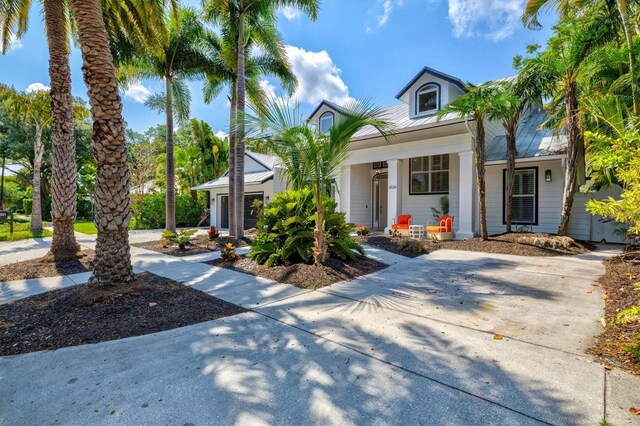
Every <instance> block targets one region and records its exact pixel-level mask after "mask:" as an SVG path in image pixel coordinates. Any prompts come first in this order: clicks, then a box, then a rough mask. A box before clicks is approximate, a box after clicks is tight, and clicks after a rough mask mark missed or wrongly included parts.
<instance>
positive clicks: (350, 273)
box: [207, 256, 387, 289]
mask: <svg viewBox="0 0 640 426" xmlns="http://www.w3.org/2000/svg"><path fill="white" fill-rule="evenodd" d="M207 263H208V264H210V265H214V266H219V267H221V268H227V269H232V270H234V271H238V272H244V273H245V274H250V275H254V276H258V277H263V278H268V279H271V280H274V281H278V282H281V283H286V284H292V285H294V286H296V287H300V288H305V289H318V288H321V287H325V286H328V285H331V284H333V283H337V282H339V281H345V280H350V279H353V278H356V277H359V276H361V275H367V274H370V273H372V272H375V271H379V270H380V269H384V268H386V267H387V265H385V264H384V263H380V262H378V261H376V260H373V259H369V258H367V257H364V256H357V257H356V258H355V259H354V260H348V261H342V260H340V259H334V258H330V259H329V260H328V261H327V263H326V264H324V265H319V266H316V265H307V264H306V263H286V264H284V265H278V266H272V267H270V268H268V267H266V266H264V265H260V264H258V263H256V262H255V261H254V260H253V259H250V258H248V257H246V256H238V258H236V260H234V261H225V260H222V259H216V260H212V261H210V262H207Z"/></svg>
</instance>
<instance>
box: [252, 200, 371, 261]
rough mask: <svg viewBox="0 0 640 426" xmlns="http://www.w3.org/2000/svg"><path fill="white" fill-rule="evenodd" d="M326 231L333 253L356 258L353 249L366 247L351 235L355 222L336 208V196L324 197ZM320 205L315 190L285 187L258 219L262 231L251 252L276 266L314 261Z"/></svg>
mask: <svg viewBox="0 0 640 426" xmlns="http://www.w3.org/2000/svg"><path fill="white" fill-rule="evenodd" d="M324 209H325V217H326V219H325V234H326V237H327V242H328V244H329V254H330V256H333V257H337V258H340V259H342V260H346V259H353V258H354V257H355V254H354V253H353V250H356V251H357V252H359V253H361V254H364V251H363V250H362V247H361V246H360V245H359V244H357V243H356V242H355V241H354V240H353V238H351V236H350V235H349V232H350V231H351V230H352V229H353V226H354V225H353V224H351V223H347V222H346V221H345V214H344V213H341V212H336V203H335V201H333V200H332V199H326V200H325V201H324ZM315 215H316V206H315V203H314V199H313V193H312V192H311V190H308V189H303V190H300V191H292V190H289V191H284V192H280V193H278V194H276V195H275V196H274V197H273V199H272V200H271V202H270V203H269V204H267V205H266V206H264V208H263V209H262V211H261V212H260V216H259V219H258V235H256V237H255V239H254V240H253V245H252V248H251V253H249V256H250V257H251V258H253V259H254V260H255V261H256V262H258V263H260V264H265V265H267V266H273V265H278V264H281V263H283V262H284V261H291V262H306V263H311V262H312V261H313V229H314V227H315Z"/></svg>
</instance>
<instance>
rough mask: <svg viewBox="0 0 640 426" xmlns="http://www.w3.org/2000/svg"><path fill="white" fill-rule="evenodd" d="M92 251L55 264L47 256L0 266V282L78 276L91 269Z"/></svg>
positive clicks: (51, 257)
mask: <svg viewBox="0 0 640 426" xmlns="http://www.w3.org/2000/svg"><path fill="white" fill-rule="evenodd" d="M94 255H95V253H94V252H93V250H82V251H81V252H80V253H78V257H77V258H76V259H74V260H69V261H64V262H55V261H54V259H53V256H50V255H47V256H44V257H40V258H37V259H31V260H25V261H22V262H16V263H10V264H8V265H4V266H0V281H13V280H23V279H29V278H44V277H55V276H58V275H69V274H78V273H81V272H87V271H90V270H92V269H93V258H94Z"/></svg>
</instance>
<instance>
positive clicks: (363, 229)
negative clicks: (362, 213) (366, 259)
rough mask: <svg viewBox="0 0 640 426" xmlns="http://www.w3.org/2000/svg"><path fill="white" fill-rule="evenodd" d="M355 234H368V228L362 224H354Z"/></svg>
mask: <svg viewBox="0 0 640 426" xmlns="http://www.w3.org/2000/svg"><path fill="white" fill-rule="evenodd" d="M356 235H360V236H365V235H369V228H367V227H366V226H364V225H358V226H356Z"/></svg>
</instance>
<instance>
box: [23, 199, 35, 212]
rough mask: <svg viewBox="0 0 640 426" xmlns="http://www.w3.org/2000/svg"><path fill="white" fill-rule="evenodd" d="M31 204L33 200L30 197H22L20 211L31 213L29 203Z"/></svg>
mask: <svg viewBox="0 0 640 426" xmlns="http://www.w3.org/2000/svg"><path fill="white" fill-rule="evenodd" d="M32 204H33V200H32V199H31V197H29V198H23V199H22V212H23V213H24V214H26V215H27V216H29V215H30V214H31V205H32Z"/></svg>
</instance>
